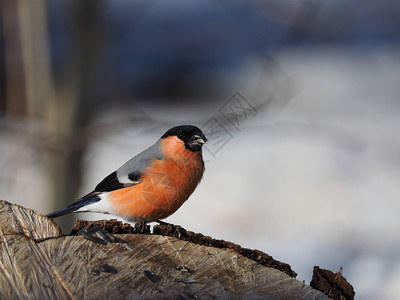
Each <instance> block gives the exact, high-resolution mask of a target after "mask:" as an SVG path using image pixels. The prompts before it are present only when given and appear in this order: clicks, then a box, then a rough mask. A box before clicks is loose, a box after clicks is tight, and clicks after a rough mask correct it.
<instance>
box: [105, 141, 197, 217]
mask: <svg viewBox="0 0 400 300" xmlns="http://www.w3.org/2000/svg"><path fill="white" fill-rule="evenodd" d="M161 148H162V152H163V154H164V156H165V158H164V159H163V160H153V161H152V163H151V166H150V167H149V168H148V170H147V171H146V172H145V173H144V175H143V176H142V179H141V182H140V183H138V184H136V185H134V186H131V187H127V188H123V189H119V190H116V191H113V192H110V193H109V194H108V198H109V201H110V202H111V203H112V205H113V207H114V209H115V210H116V213H117V214H118V215H121V216H124V217H126V218H128V219H132V218H142V219H144V220H145V221H154V220H159V219H163V218H166V217H168V216H169V215H171V214H172V213H174V212H175V211H176V210H177V209H178V208H179V207H180V206H181V205H182V204H183V203H184V202H185V201H186V200H187V198H188V197H189V196H190V195H191V194H192V193H193V191H194V189H195V188H196V186H197V185H198V184H199V182H200V180H201V178H202V176H203V172H204V162H203V159H202V156H201V152H192V151H189V150H187V149H186V148H185V145H184V143H183V141H181V140H179V139H178V138H177V137H175V136H171V137H168V138H165V139H163V140H162V142H161Z"/></svg>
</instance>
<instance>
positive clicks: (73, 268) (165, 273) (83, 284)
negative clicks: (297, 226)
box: [0, 201, 328, 299]
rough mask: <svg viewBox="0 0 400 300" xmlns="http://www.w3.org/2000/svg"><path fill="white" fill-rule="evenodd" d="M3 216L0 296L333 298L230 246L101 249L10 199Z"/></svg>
mask: <svg viewBox="0 0 400 300" xmlns="http://www.w3.org/2000/svg"><path fill="white" fill-rule="evenodd" d="M0 215H1V216H0V237H1V246H0V247H1V249H0V299H22V298H24V299H26V298H29V299H154V298H173V299H174V298H175V299H190V298H200V299H209V298H222V299H225V298H230V299H231V298H251V299H257V298H259V299H328V298H327V297H326V296H325V295H324V294H322V293H321V292H318V291H316V290H314V289H312V288H311V287H310V286H308V285H305V284H303V283H302V282H300V281H298V280H296V279H293V278H291V277H289V276H288V275H286V274H285V273H283V272H281V271H278V270H276V269H273V268H268V267H265V266H262V265H261V264H259V263H256V262H254V261H252V260H250V259H247V258H245V257H243V256H241V255H240V254H237V253H234V252H232V251H228V250H225V249H217V248H213V247H207V246H202V245H197V244H194V243H190V242H187V241H183V240H179V239H177V238H175V237H170V236H161V235H147V234H145V235H139V234H121V235H117V236H118V237H119V238H121V239H123V240H124V241H125V243H108V244H107V245H102V244H97V243H93V242H91V241H89V240H87V239H85V238H84V237H83V236H62V234H61V231H60V230H59V228H58V227H57V225H56V224H55V223H54V222H53V221H52V220H50V219H48V218H46V217H45V216H43V215H41V214H38V213H35V212H34V211H32V210H28V209H24V208H22V207H20V206H16V205H12V204H9V203H7V202H5V201H1V202H0Z"/></svg>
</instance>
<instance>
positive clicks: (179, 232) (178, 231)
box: [153, 220, 186, 239]
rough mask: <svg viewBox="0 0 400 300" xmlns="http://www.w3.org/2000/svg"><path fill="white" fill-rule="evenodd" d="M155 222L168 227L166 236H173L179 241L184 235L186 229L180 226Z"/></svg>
mask: <svg viewBox="0 0 400 300" xmlns="http://www.w3.org/2000/svg"><path fill="white" fill-rule="evenodd" d="M156 222H157V223H159V224H160V225H165V226H168V228H167V232H166V235H170V236H174V237H177V238H178V239H179V238H181V237H182V236H184V235H185V234H186V229H185V228H183V227H182V226H180V225H175V224H171V223H167V222H164V221H160V220H157V221H156ZM153 233H154V232H153ZM159 233H162V231H160V232H159Z"/></svg>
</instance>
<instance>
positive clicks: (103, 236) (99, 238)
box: [78, 226, 124, 245]
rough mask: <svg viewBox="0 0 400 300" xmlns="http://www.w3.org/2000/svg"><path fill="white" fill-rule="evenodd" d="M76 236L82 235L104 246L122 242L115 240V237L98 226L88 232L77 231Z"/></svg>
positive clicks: (83, 230)
mask: <svg viewBox="0 0 400 300" xmlns="http://www.w3.org/2000/svg"><path fill="white" fill-rule="evenodd" d="M78 235H83V237H84V238H86V239H88V240H90V241H92V242H95V243H99V244H103V245H106V244H107V243H109V242H111V243H118V242H124V241H123V240H122V239H120V238H117V237H116V236H115V235H113V234H111V233H109V232H107V231H106V230H104V229H103V228H101V227H100V226H96V227H93V228H91V229H89V230H87V229H82V230H80V231H78Z"/></svg>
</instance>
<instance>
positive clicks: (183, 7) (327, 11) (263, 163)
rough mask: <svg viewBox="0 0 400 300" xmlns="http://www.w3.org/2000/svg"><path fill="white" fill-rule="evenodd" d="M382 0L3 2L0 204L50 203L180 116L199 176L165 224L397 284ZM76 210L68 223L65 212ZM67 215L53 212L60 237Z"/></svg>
mask: <svg viewBox="0 0 400 300" xmlns="http://www.w3.org/2000/svg"><path fill="white" fill-rule="evenodd" d="M399 12H400V3H399V2H398V1H396V0H392V1H391V0H384V1H372V0H354V1H345V0H335V1H333V0H300V1H289V0H266V1H265V0H264V1H259V0H250V1H223V0H221V1H206V0H196V1H183V0H170V1H157V0H146V1H144V0H143V1H123V0H109V1H105V0H86V1H61V0H47V1H45V0H36V1H29V0H0V170H1V171H0V199H4V200H7V201H9V202H12V203H17V204H21V205H23V206H25V207H29V208H32V209H35V210H37V211H39V212H41V213H44V214H45V213H49V212H51V211H53V210H55V209H60V208H63V207H65V206H66V205H68V204H70V203H72V202H73V201H75V200H76V199H77V198H79V197H80V196H82V195H84V194H86V193H88V192H90V191H91V190H93V188H94V187H95V185H96V184H97V183H98V182H100V181H101V180H102V179H103V178H104V177H105V176H106V175H108V174H109V173H111V172H113V171H114V170H115V169H116V168H117V167H119V166H120V165H121V164H122V163H124V162H125V161H126V160H128V159H129V158H131V157H132V156H133V155H135V154H137V153H139V152H140V151H142V150H143V149H145V148H146V147H148V146H150V145H151V144H153V143H154V142H155V141H156V140H157V139H158V138H159V137H160V136H161V135H162V134H163V133H164V132H165V131H166V130H167V129H169V128H170V127H172V126H174V125H178V124H193V125H197V126H200V127H201V128H202V129H203V130H204V132H205V133H206V135H207V136H208V138H209V142H208V144H207V145H206V148H205V150H204V157H205V160H206V168H207V170H206V173H205V176H204V179H203V181H202V183H201V184H200V186H199V187H198V188H197V190H196V191H195V193H194V194H193V195H192V196H191V197H190V199H189V200H188V201H187V202H186V203H185V204H184V205H183V206H182V208H181V209H180V210H178V211H177V212H176V213H175V214H174V215H173V216H171V217H169V218H168V219H166V221H167V222H171V223H175V224H180V225H182V226H183V227H184V228H186V229H188V230H192V231H196V232H201V233H203V234H205V235H210V236H212V237H214V238H222V239H226V240H229V241H232V242H235V243H238V244H240V245H242V246H243V247H247V248H257V249H260V250H262V251H264V252H266V253H268V254H270V255H272V256H273V257H274V258H275V259H278V260H281V261H284V262H287V263H289V264H290V265H291V266H292V268H293V269H294V270H295V271H296V272H297V273H298V277H297V278H298V279H300V280H305V281H306V283H309V281H310V280H311V274H312V267H313V266H314V265H319V266H320V267H322V268H328V269H331V270H333V271H338V270H339V268H340V267H343V275H344V276H345V277H346V278H347V279H348V280H349V281H350V282H351V283H352V284H353V286H354V288H355V291H356V297H357V298H358V299H395V298H396V297H397V295H398V294H399V293H400V239H399V230H400V218H399V215H400V201H399V199H400V139H399V130H400V118H399V113H400V99H399V96H400V51H399V50H400V47H399V46H400V32H399V31H400V18H399ZM73 218H74V219H73ZM77 218H85V219H100V218H111V216H107V215H96V214H80V215H75V216H67V217H62V218H59V219H57V222H58V223H59V224H60V225H62V228H63V230H64V232H67V233H68V232H69V229H70V228H71V226H72V224H73V222H74V220H76V219H77Z"/></svg>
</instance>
